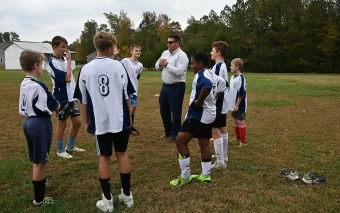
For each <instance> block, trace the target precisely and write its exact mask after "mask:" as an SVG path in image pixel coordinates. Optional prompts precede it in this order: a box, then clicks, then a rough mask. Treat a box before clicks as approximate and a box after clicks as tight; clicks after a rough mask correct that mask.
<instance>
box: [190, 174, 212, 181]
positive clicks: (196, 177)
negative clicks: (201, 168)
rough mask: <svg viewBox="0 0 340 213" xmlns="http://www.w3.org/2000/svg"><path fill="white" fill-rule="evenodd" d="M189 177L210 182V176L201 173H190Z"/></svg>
mask: <svg viewBox="0 0 340 213" xmlns="http://www.w3.org/2000/svg"><path fill="white" fill-rule="evenodd" d="M191 177H192V178H193V179H195V180H199V181H201V182H202V183H211V177H210V176H209V177H204V176H203V175H202V174H200V175H191Z"/></svg>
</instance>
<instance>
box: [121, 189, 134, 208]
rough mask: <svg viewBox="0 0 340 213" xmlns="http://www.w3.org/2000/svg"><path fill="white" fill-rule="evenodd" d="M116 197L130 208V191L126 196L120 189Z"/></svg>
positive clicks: (131, 200)
mask: <svg viewBox="0 0 340 213" xmlns="http://www.w3.org/2000/svg"><path fill="white" fill-rule="evenodd" d="M118 199H119V201H120V202H123V203H125V205H126V206H127V207H128V208H131V207H132V206H133V196H132V192H131V191H130V195H129V196H126V195H125V194H124V192H123V189H121V193H120V195H118Z"/></svg>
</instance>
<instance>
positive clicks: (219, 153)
mask: <svg viewBox="0 0 340 213" xmlns="http://www.w3.org/2000/svg"><path fill="white" fill-rule="evenodd" d="M214 148H215V154H216V160H217V163H218V164H224V156H223V139H222V138H218V139H214Z"/></svg>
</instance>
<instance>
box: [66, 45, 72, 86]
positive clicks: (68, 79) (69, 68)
mask: <svg viewBox="0 0 340 213" xmlns="http://www.w3.org/2000/svg"><path fill="white" fill-rule="evenodd" d="M66 61H67V70H66V77H65V82H67V83H68V82H71V78H72V62H71V52H70V50H67V51H66Z"/></svg>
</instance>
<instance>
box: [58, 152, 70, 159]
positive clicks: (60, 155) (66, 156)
mask: <svg viewBox="0 0 340 213" xmlns="http://www.w3.org/2000/svg"><path fill="white" fill-rule="evenodd" d="M57 155H58V156H59V157H61V158H64V159H70V158H73V156H72V155H70V154H69V153H67V152H66V151H65V150H64V151H63V152H60V153H59V152H57Z"/></svg>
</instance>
